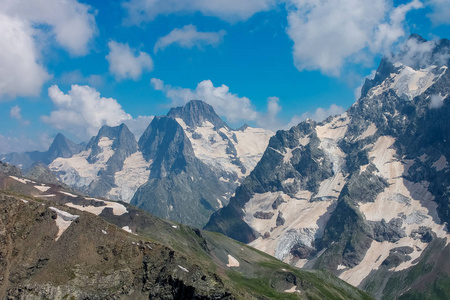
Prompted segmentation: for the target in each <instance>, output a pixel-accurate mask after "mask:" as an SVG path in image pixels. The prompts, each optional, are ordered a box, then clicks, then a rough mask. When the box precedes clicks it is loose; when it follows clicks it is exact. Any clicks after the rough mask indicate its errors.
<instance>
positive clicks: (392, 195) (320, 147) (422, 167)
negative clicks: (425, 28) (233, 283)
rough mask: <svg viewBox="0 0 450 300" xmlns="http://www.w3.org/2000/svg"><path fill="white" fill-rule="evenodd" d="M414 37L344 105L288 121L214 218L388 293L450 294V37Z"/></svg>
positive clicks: (253, 239)
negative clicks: (337, 111) (321, 117)
mask: <svg viewBox="0 0 450 300" xmlns="http://www.w3.org/2000/svg"><path fill="white" fill-rule="evenodd" d="M410 39H411V40H412V42H413V43H412V44H414V45H418V47H417V48H416V49H412V48H410V49H404V51H403V52H402V53H399V54H398V55H396V56H394V58H390V59H388V58H384V59H383V60H382V61H381V63H380V66H379V68H378V70H377V72H376V74H375V76H374V78H373V79H368V80H366V82H365V84H364V86H363V87H362V93H361V97H360V98H359V100H358V101H357V102H356V103H355V104H354V105H352V106H351V107H350V108H349V109H348V110H347V111H346V112H345V113H343V114H341V115H338V116H334V117H329V118H328V119H326V120H325V121H323V122H320V123H317V122H315V121H313V120H306V121H304V122H302V123H300V124H299V125H297V126H294V127H292V128H291V129H290V130H286V131H283V130H281V131H278V132H277V133H276V135H275V136H273V137H272V138H271V139H270V141H269V145H268V147H267V149H266V151H265V152H264V155H263V156H262V159H261V160H260V162H259V163H258V164H257V166H256V167H255V169H254V170H253V171H252V172H251V173H250V175H249V176H248V177H246V178H245V179H244V181H243V182H242V184H241V185H240V186H239V187H238V188H237V190H236V193H235V196H234V197H232V198H231V199H230V202H229V204H228V205H227V206H225V207H224V208H222V209H220V210H219V211H218V212H216V213H214V214H213V215H212V217H211V219H210V221H209V222H208V224H207V225H206V227H205V229H207V230H212V231H217V232H221V233H224V234H226V235H228V236H230V237H232V238H234V239H237V240H239V241H242V242H244V243H247V244H249V245H251V246H253V247H255V248H257V249H259V250H262V251H264V252H266V253H268V254H271V255H273V256H275V257H276V258H278V259H280V260H282V261H285V262H287V263H289V264H291V265H293V266H297V267H301V268H306V269H326V270H328V271H330V272H332V273H333V274H335V275H337V276H339V277H340V278H341V279H343V280H345V281H347V282H348V283H351V284H352V285H354V286H357V287H360V288H362V289H364V290H366V291H368V292H370V293H371V294H373V295H374V296H375V297H376V298H379V299H398V298H400V299H434V297H435V298H441V299H448V297H449V295H450V289H449V287H450V265H449V264H448V257H449V254H450V246H449V245H448V243H449V242H450V234H449V231H448V230H449V229H448V227H447V224H448V223H449V221H450V201H449V196H450V194H449V190H450V182H449V180H450V176H449V171H450V166H449V164H448V158H450V144H448V141H450V122H449V115H450V102H449V101H448V95H449V94H450V74H449V72H448V66H449V58H450V41H448V40H446V39H442V40H440V41H438V42H428V41H426V40H424V39H423V38H421V37H419V36H417V35H413V36H411V37H410ZM417 49H428V50H427V51H422V50H421V51H419V50H417Z"/></svg>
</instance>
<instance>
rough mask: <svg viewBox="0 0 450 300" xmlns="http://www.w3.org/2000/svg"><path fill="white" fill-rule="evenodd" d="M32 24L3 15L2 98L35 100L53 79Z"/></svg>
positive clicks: (0, 32) (0, 23)
mask: <svg viewBox="0 0 450 300" xmlns="http://www.w3.org/2000/svg"><path fill="white" fill-rule="evenodd" d="M33 33H34V29H33V28H32V27H31V25H30V24H29V23H28V22H24V21H22V20H20V19H18V18H11V17H9V16H7V15H5V14H2V13H1V12H0V45H1V47H0V66H1V68H0V98H3V97H2V96H8V97H16V96H35V95H37V94H39V92H40V90H41V87H42V85H43V84H44V82H45V81H47V80H48V79H49V78H50V75H49V74H48V73H47V71H46V70H45V68H44V67H43V66H42V64H41V62H40V60H41V57H40V56H41V55H40V51H39V50H38V49H37V47H36V45H35V42H34V40H33Z"/></svg>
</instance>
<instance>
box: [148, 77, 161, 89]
mask: <svg viewBox="0 0 450 300" xmlns="http://www.w3.org/2000/svg"><path fill="white" fill-rule="evenodd" d="M150 84H151V85H152V86H153V88H154V89H155V90H157V91H162V90H164V81H162V80H161V79H158V78H152V79H150Z"/></svg>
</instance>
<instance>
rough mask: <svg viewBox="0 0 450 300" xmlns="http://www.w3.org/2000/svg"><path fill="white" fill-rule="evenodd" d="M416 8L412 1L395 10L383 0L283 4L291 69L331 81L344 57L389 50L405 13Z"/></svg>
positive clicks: (401, 32)
mask: <svg viewBox="0 0 450 300" xmlns="http://www.w3.org/2000/svg"><path fill="white" fill-rule="evenodd" d="M419 7H421V4H420V2H419V1H418V0H414V1H412V2H411V3H409V4H406V5H400V6H399V7H397V8H395V9H394V8H392V7H391V6H390V4H389V2H388V1H387V0H323V1H315V0H289V1H288V4H287V8H288V28H287V33H288V35H289V37H290V38H291V39H292V41H293V42H294V48H293V56H294V63H295V66H296V67H297V68H298V69H299V70H320V71H321V72H323V73H325V74H329V75H335V76H337V75H339V72H340V70H341V68H342V67H343V66H344V64H345V63H347V62H348V61H349V60H350V58H352V59H359V60H364V59H365V58H366V56H367V55H370V54H371V53H372V54H373V52H376V53H378V52H379V51H383V50H385V49H389V48H390V47H391V45H392V44H393V43H395V42H397V41H398V39H399V38H400V37H402V36H404V35H405V32H404V29H403V26H404V24H403V23H404V22H403V21H404V18H405V15H406V13H407V12H408V11H410V10H411V9H416V8H419ZM373 41H374V42H373ZM353 62H355V61H353Z"/></svg>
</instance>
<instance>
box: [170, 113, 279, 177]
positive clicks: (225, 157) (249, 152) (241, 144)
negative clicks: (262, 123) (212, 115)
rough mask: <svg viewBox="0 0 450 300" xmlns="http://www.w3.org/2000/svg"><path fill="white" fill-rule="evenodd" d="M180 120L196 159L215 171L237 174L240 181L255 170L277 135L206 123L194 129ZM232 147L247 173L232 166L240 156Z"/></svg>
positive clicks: (255, 129) (178, 119)
mask: <svg viewBox="0 0 450 300" xmlns="http://www.w3.org/2000/svg"><path fill="white" fill-rule="evenodd" d="M176 121H177V122H178V123H179V124H180V126H181V127H183V129H184V131H185V133H186V135H187V136H188V138H189V140H190V142H191V144H192V147H193V149H194V153H195V156H196V157H198V158H199V159H200V160H201V161H203V162H204V163H206V164H207V165H210V166H212V167H214V168H217V169H219V170H224V171H226V172H228V173H234V174H237V176H238V177H239V178H243V177H244V176H246V175H248V174H249V173H250V171H251V170H253V168H254V167H255V166H256V164H257V163H258V161H259V160H260V159H261V157H262V155H263V153H264V151H265V149H266V147H267V145H268V143H269V139H270V137H271V136H272V135H273V132H271V131H269V130H266V129H261V128H252V127H247V128H246V129H245V130H244V131H240V130H236V131H234V130H229V129H228V128H220V129H219V130H216V128H215V126H214V125H213V124H212V123H211V122H209V121H205V122H203V124H202V125H201V126H198V127H196V128H195V130H194V129H193V128H190V127H188V126H187V125H186V124H185V123H184V121H183V120H182V119H181V118H176ZM230 144H231V146H232V147H234V149H235V150H236V156H237V157H238V158H239V160H240V161H241V163H242V165H243V166H244V167H245V169H246V171H245V172H242V170H241V168H240V167H239V166H238V165H236V164H233V163H232V162H233V161H234V159H235V157H236V156H235V155H234V154H232V151H231V152H230V151H229V150H228V148H229V145H230Z"/></svg>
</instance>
